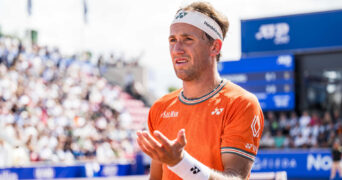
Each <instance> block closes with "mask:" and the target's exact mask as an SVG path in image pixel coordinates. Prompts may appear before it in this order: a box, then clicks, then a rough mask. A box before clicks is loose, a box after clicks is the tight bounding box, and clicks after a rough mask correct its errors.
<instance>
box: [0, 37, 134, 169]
mask: <svg viewBox="0 0 342 180" xmlns="http://www.w3.org/2000/svg"><path fill="white" fill-rule="evenodd" d="M89 58H90V57H89V56H87V54H82V55H79V56H71V57H64V56H62V55H61V53H60V52H59V50H58V49H50V48H47V47H40V46H37V45H34V46H32V47H31V48H26V47H24V46H23V45H22V44H21V42H20V41H19V40H17V39H13V38H7V37H0V129H1V130H0V167H6V166H25V165H29V164H31V163H34V162H44V163H46V162H49V163H66V164H72V163H75V162H78V161H91V160H96V161H97V162H100V163H113V162H118V161H119V162H120V161H127V160H128V161H130V160H133V159H134V156H135V153H136V152H137V150H138V148H137V147H136V145H135V143H134V142H135V140H134V129H132V125H131V117H130V114H129V113H128V110H127V108H126V107H125V106H124V103H123V102H122V101H123V98H122V94H124V91H123V90H122V89H121V88H120V87H118V86H114V85H110V84H109V83H108V82H107V81H106V79H104V78H103V77H101V75H100V73H99V68H98V67H97V64H92V63H90V60H89Z"/></svg>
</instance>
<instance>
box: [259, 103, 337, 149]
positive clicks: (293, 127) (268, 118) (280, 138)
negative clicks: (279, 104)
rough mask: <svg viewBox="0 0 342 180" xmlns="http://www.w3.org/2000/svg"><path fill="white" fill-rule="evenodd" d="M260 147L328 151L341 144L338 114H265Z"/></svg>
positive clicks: (315, 112) (304, 112)
mask: <svg viewBox="0 0 342 180" xmlns="http://www.w3.org/2000/svg"><path fill="white" fill-rule="evenodd" d="M264 118H265V122H264V131H263V135H262V138H261V141H260V148H330V147H331V146H332V144H333V143H334V141H339V142H342V119H341V115H340V111H338V110H334V111H333V112H328V111H327V112H324V113H323V114H321V113H320V112H318V111H312V112H309V111H303V112H302V113H301V114H300V116H298V114H297V113H296V112H289V113H285V112H278V113H275V112H271V111H270V112H265V117H264Z"/></svg>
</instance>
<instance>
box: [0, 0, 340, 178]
mask: <svg viewBox="0 0 342 180" xmlns="http://www.w3.org/2000/svg"><path fill="white" fill-rule="evenodd" d="M247 2H248V1H243V2H242V3H241V4H239V5H240V6H243V5H246V4H247ZM44 3H45V6H43V5H42V4H44ZM107 3H109V2H107ZM129 3H133V4H134V3H137V2H134V1H131V2H129ZM150 3H152V2H150ZM154 3H155V5H156V7H155V8H154V9H158V6H157V5H160V4H158V3H156V2H154ZM182 3H188V2H187V1H182V2H180V3H178V4H177V3H176V2H172V3H171V2H169V3H167V5H170V6H171V7H174V9H172V8H169V9H171V10H172V12H174V11H175V10H176V9H177V7H178V6H179V4H182ZM278 3H279V4H280V5H284V4H282V3H284V2H281V1H279V2H278ZM289 3H290V4H291V1H289ZM292 3H293V2H292ZM300 3H303V4H297V5H298V6H300V5H305V6H306V7H307V8H302V9H301V10H299V9H300V8H299V9H298V7H297V8H294V7H291V8H293V9H295V10H294V11H293V12H292V13H291V14H295V15H289V13H287V14H286V13H285V11H282V14H281V13H279V12H278V14H274V13H273V14H272V13H270V12H272V10H270V11H269V14H268V15H267V13H264V14H263V16H264V17H263V18H257V19H255V17H260V16H262V15H260V14H259V16H258V15H256V14H257V13H255V14H254V15H251V14H249V17H248V15H245V17H241V16H243V15H241V14H239V15H240V17H238V18H237V17H236V15H235V19H234V18H232V26H233V25H234V24H237V26H240V25H239V23H240V21H239V20H240V19H243V20H242V21H241V29H238V30H237V29H234V28H233V29H232V31H233V32H232V33H231V34H229V35H228V39H229V38H230V39H231V40H232V41H231V42H230V43H235V44H234V45H231V44H229V43H228V45H227V46H226V47H224V48H225V49H229V50H227V51H228V53H230V52H231V51H232V50H231V49H235V50H236V44H241V49H240V47H239V48H238V50H239V52H238V53H236V51H235V52H233V53H231V54H233V55H232V56H230V57H228V56H227V55H226V56H223V61H224V62H223V63H222V64H221V65H220V73H221V74H222V75H223V76H225V77H227V78H229V79H231V80H232V81H234V82H236V83H238V84H240V85H242V86H244V87H246V88H247V89H249V90H250V91H252V92H253V93H255V94H257V96H258V98H259V101H260V102H261V104H262V106H263V110H264V113H265V129H264V133H263V138H262V140H261V150H260V151H259V154H258V158H257V160H256V162H255V165H254V167H253V174H257V173H259V172H286V173H287V177H288V178H289V179H305V178H306V179H327V178H328V177H329V173H330V166H331V158H330V149H329V148H330V147H331V144H332V142H333V141H335V140H342V139H341V138H342V137H341V134H342V124H341V123H342V120H341V99H342V98H341V93H342V81H341V78H342V61H341V59H342V48H341V47H342V36H341V35H340V32H342V12H341V11H340V10H336V9H338V7H340V8H342V4H341V3H339V2H338V1H330V2H329V3H327V2H326V1H303V2H300ZM60 4H62V1H59V2H55V1H52V0H50V1H45V2H42V1H38V0H36V1H34V0H27V1H19V0H18V1H16V2H13V1H5V0H1V1H0V34H1V37H0V60H1V61H0V62H1V63H0V75H1V83H0V89H1V91H0V96H1V104H0V108H1V114H0V116H1V117H0V125H1V129H2V130H1V133H0V166H1V167H2V168H1V169H0V179H17V178H19V179H35V178H37V179H39V178H68V177H69V178H70V177H88V178H90V177H113V176H114V177H117V176H126V175H137V174H144V173H145V172H146V171H147V170H148V159H147V158H146V156H144V155H143V154H141V153H140V152H139V149H138V148H137V146H136V144H135V137H134V132H135V131H136V130H137V129H143V128H145V122H146V116H147V113H148V107H149V106H150V105H151V103H153V101H154V100H155V98H157V97H159V96H160V94H162V93H164V92H156V91H150V90H151V89H153V87H158V86H159V82H160V81H159V80H158V78H156V77H153V75H154V76H158V77H159V76H163V79H168V80H167V83H165V82H161V83H160V86H162V87H163V88H164V90H163V91H166V89H169V90H172V89H174V88H177V87H179V84H177V83H179V82H174V81H175V80H174V79H172V78H174V77H173V76H174V75H173V73H172V72H171V73H169V74H166V78H165V72H163V73H160V72H158V70H159V71H163V70H164V69H168V70H167V71H166V72H170V71H172V68H170V67H171V66H170V65H169V66H168V67H165V65H164V66H163V67H162V65H161V64H165V63H166V59H168V58H167V57H165V55H168V52H167V46H166V47H164V50H160V53H163V54H164V55H162V56H160V57H153V56H151V55H150V53H151V51H150V50H149V49H148V48H147V49H144V48H142V47H139V45H138V46H133V45H131V44H132V42H134V43H137V44H141V45H142V46H150V45H149V44H148V43H146V41H147V39H144V38H141V37H139V36H140V35H139V34H140V33H138V32H135V33H133V34H130V33H125V32H124V31H125V30H126V29H129V28H130V27H128V25H125V24H129V23H127V22H125V20H126V21H127V20H128V21H129V20H131V19H130V18H127V19H125V20H123V21H122V22H121V21H114V22H110V19H111V18H113V19H115V18H114V17H112V16H109V17H106V16H102V17H101V18H103V19H107V20H108V21H107V22H105V23H111V24H114V25H113V27H114V28H115V29H121V30H119V31H114V30H113V32H114V33H113V34H118V35H117V38H115V39H111V38H108V39H107V40H104V39H103V38H100V37H102V36H100V35H99V34H97V36H98V39H97V41H93V40H94V39H92V38H91V36H89V35H88V33H90V31H89V29H91V28H96V27H97V28H99V29H104V27H102V26H101V25H100V24H97V23H95V22H97V19H96V18H95V17H96V16H95V15H92V14H96V11H95V9H96V8H94V9H92V7H94V6H95V4H101V3H98V2H96V3H95V2H94V1H77V3H76V2H73V6H71V8H66V7H69V6H67V5H64V8H63V6H62V9H61V10H59V11H58V10H57V12H59V13H60V14H59V15H58V13H57V14H56V15H55V16H56V17H53V15H51V17H50V15H49V14H48V13H47V14H44V13H43V12H44V10H45V11H47V10H49V8H50V10H51V9H54V8H52V7H51V6H54V5H56V6H57V5H59V6H61V5H60ZM76 4H78V5H77V6H76ZM103 4H105V5H106V3H105V2H103ZM109 4H110V3H109ZM137 4H139V3H137ZM146 4H147V2H146ZM175 4H176V5H175ZM261 4H262V5H260V4H259V5H256V4H251V5H254V8H256V11H261V10H263V9H268V8H267V7H272V3H271V2H270V1H262V2H261ZM279 4H278V5H277V6H280V5H279ZM111 5H114V4H111ZM214 5H215V4H214ZM239 5H235V7H236V6H239ZM251 5H250V6H246V9H247V10H250V9H252V8H253V7H252V6H251ZM151 6H152V5H151ZM225 6H227V7H230V8H232V7H233V8H234V4H229V3H227V4H225ZM261 6H262V7H261ZM274 6H275V5H274V4H273V7H274ZM284 6H285V5H284ZM76 7H77V8H76ZM131 7H135V6H131ZM152 7H153V6H152ZM310 7H311V9H310ZM314 7H316V9H315V8H314ZM317 7H319V8H317ZM73 8H74V9H73ZM258 8H259V9H258ZM291 8H289V9H291ZM42 9H43V10H42ZM119 9H120V12H125V11H124V10H122V7H121V6H120V3H116V4H115V6H113V9H112V10H113V11H114V12H115V11H117V10H119ZM137 9H139V8H138V7H135V8H130V9H129V10H128V12H130V13H132V11H135V10H137ZM221 9H222V8H221ZM272 9H274V8H272ZM158 10H159V11H162V9H158ZM171 10H170V12H171ZM229 10H231V9H229ZM323 10H324V11H323ZM328 10H329V11H328ZM70 11H71V12H72V13H71V14H68V12H70ZM159 11H155V12H154V14H153V13H148V15H155V14H158V12H159ZM265 11H266V10H265ZM273 11H274V10H273ZM279 11H280V10H279ZM311 11H316V12H314V13H308V12H311ZM317 11H321V12H317ZM4 12H6V13H4ZM19 12H21V13H19ZM266 12H267V11H266ZM288 12H290V11H288ZM23 13H24V15H20V14H23ZM231 13H232V12H231V11H229V13H227V14H228V15H230V14H231ZM236 13H237V12H236ZM303 13H304V14H303ZM13 14H19V15H18V16H15V15H13ZM61 14H68V15H67V16H68V17H69V18H70V19H72V18H73V17H74V16H76V17H77V18H78V20H76V21H77V23H78V24H79V25H80V26H79V27H80V28H79V29H78V31H77V32H73V33H70V31H73V29H72V24H68V22H69V23H70V21H66V23H65V24H64V25H63V26H62V30H61V27H60V26H58V27H57V25H59V24H58V23H57V22H56V24H55V26H54V22H53V20H56V19H58V18H59V19H62V17H63V15H61ZM237 14H238V13H237ZM265 14H266V15H265ZM271 14H272V15H271ZM111 15H115V14H111ZM117 15H118V14H117ZM275 15H282V16H275ZM127 16H130V17H132V15H131V14H130V15H127ZM135 16H136V15H134V17H135ZM164 16H165V17H164ZM265 16H271V17H265ZM38 17H41V18H42V17H44V18H45V20H47V21H39V20H38V19H39V18H38ZM152 17H153V16H152ZM163 17H164V18H166V17H167V16H166V15H165V14H163ZM170 17H172V14H171V15H169V17H167V19H170ZM229 17H234V15H231V16H229ZM246 17H248V18H246ZM49 18H51V21H52V22H50V21H48V20H49ZM77 18H76V19H77ZM140 18H141V17H140ZM142 18H145V19H143V22H144V20H145V22H146V23H145V24H139V23H137V22H136V21H133V22H134V23H136V24H137V27H136V28H137V31H139V30H140V29H139V27H141V26H142V27H145V26H147V27H148V26H149V25H150V24H153V22H158V21H163V20H158V19H156V21H151V20H150V19H149V20H146V17H142ZM64 20H65V19H64ZM164 21H165V20H164ZM236 21H238V23H237V22H236ZM38 22H40V23H43V24H44V26H41V25H40V24H39V23H38ZM44 22H45V23H44ZM46 22H49V23H47V24H46ZM167 22H169V21H167ZM134 23H133V24H134ZM15 24H17V25H15ZM18 24H20V25H18ZM164 24H166V25H165V27H164V29H165V30H167V29H168V23H164ZM318 24H319V25H318ZM47 26H50V27H52V29H57V31H54V32H55V34H54V33H52V32H53V31H51V32H49V31H48V30H47V29H46V27H47ZM138 26H139V27H138ZM43 27H44V28H43ZM69 27H70V28H69ZM108 27H109V26H108ZM113 27H111V28H113ZM233 27H234V26H233ZM122 28H123V30H122ZM125 28H126V29H125ZM159 28H160V27H159ZM87 29H88V30H87ZM147 29H148V31H151V29H153V28H151V27H149V28H147ZM110 30H112V29H110ZM158 30H159V29H158ZM165 30H161V31H162V32H165ZM58 31H61V32H59V33H58ZM236 31H239V33H238V38H240V37H241V41H240V42H241V43H240V42H238V43H237V42H236V41H234V37H235V38H237V37H236V36H237V35H236ZM240 31H241V33H240ZM56 32H57V33H56ZM139 32H141V33H143V34H144V36H146V35H148V36H150V37H151V35H150V34H148V33H146V31H139ZM64 33H65V34H69V35H70V34H71V36H73V35H74V36H77V37H78V38H76V39H75V38H74V39H73V38H71V36H70V37H67V35H66V36H64ZM154 33H155V32H154ZM234 33H235V34H234ZM77 34H78V35H77ZM79 34H81V35H79ZM104 34H105V35H108V37H115V36H113V35H109V34H106V33H104ZM137 34H138V35H137ZM240 34H241V35H240ZM120 35H121V36H124V38H127V39H126V40H125V39H120V38H119V36H120ZM128 36H133V38H135V40H134V41H132V40H131V39H129V38H128ZM148 36H147V37H148ZM152 36H153V35H152ZM156 36H157V35H156ZM166 37H167V36H166ZM64 38H65V39H69V41H66V42H62V41H58V39H64ZM164 39H166V38H164ZM235 40H236V39H235ZM99 41H103V43H102V44H101V46H95V45H94V46H90V45H89V44H99ZM108 41H113V42H116V44H115V43H114V44H110V43H107V42H108ZM126 41H127V42H129V43H127V42H126ZM141 41H142V42H141ZM165 41H166V40H165ZM70 42H71V43H70ZM228 42H229V41H228ZM134 43H133V44H134ZM144 43H145V44H144ZM166 43H167V41H166ZM127 44H128V45H127ZM130 45H131V46H130ZM108 46H110V47H108ZM120 46H122V47H120ZM163 46H164V45H163ZM233 46H235V47H233ZM106 47H107V50H106ZM127 47H129V48H127ZM113 48H114V50H113ZM150 48H151V49H153V50H152V51H159V49H161V48H163V47H162V46H161V47H159V48H157V50H156V48H155V47H154V46H150ZM108 49H109V50H108ZM225 49H224V50H225ZM123 53H125V54H124V55H123ZM144 54H145V55H144ZM154 54H157V55H159V54H158V53H154ZM224 54H225V53H224ZM240 55H241V58H240ZM164 57H165V58H164ZM146 59H149V60H146ZM156 59H164V60H158V61H156ZM227 60H238V61H227ZM253 62H255V63H257V64H258V63H259V64H260V65H259V66H255V67H256V68H254V69H253V68H246V67H251V66H252V65H253ZM261 62H262V63H261ZM168 63H169V62H168ZM261 64H262V65H261ZM156 67H157V68H156ZM229 67H236V68H229ZM155 69H158V70H156V71H155V72H153V71H154V70H155ZM151 71H152V72H151ZM151 76H152V77H151ZM169 77H170V78H169ZM171 77H172V78H171ZM159 78H160V77H159ZM151 81H152V82H151ZM266 176H267V175H264V176H262V177H261V179H264V178H265V177H266ZM252 177H255V178H256V176H252ZM130 178H133V179H134V178H137V177H130ZM141 178H144V176H142V177H141Z"/></svg>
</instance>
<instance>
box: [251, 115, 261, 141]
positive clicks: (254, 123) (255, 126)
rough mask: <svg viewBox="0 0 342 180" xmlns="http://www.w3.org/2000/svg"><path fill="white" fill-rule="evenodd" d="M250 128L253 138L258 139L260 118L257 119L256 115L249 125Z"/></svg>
mask: <svg viewBox="0 0 342 180" xmlns="http://www.w3.org/2000/svg"><path fill="white" fill-rule="evenodd" d="M251 128H252V132H253V136H254V137H258V136H259V131H260V129H261V127H260V118H259V116H258V115H255V116H254V119H253V121H252V124H251Z"/></svg>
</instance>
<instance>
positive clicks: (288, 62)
mask: <svg viewBox="0 0 342 180" xmlns="http://www.w3.org/2000/svg"><path fill="white" fill-rule="evenodd" d="M218 69H219V73H220V75H221V77H223V78H225V79H228V80H230V81H232V82H233V83H235V84H237V85H239V86H241V87H243V88H245V89H246V90H248V91H250V92H251V93H253V94H255V95H256V97H257V98H258V100H259V103H260V105H261V108H262V109H263V110H293V109H294V106H295V89H294V59H293V56H292V55H280V56H267V57H254V58H243V59H241V60H239V61H226V62H221V63H219V65H218Z"/></svg>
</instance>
